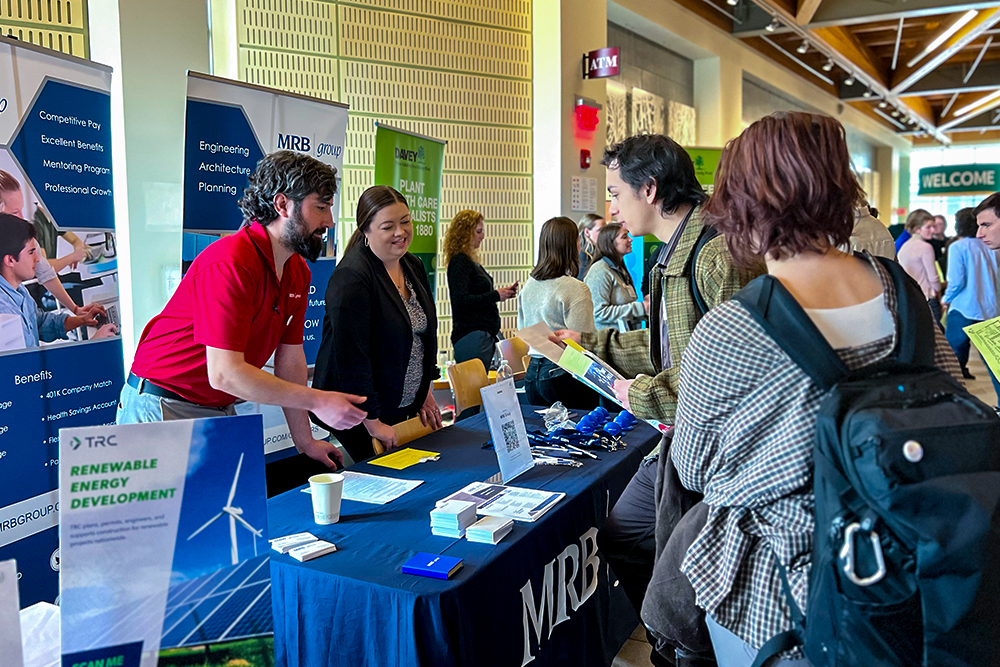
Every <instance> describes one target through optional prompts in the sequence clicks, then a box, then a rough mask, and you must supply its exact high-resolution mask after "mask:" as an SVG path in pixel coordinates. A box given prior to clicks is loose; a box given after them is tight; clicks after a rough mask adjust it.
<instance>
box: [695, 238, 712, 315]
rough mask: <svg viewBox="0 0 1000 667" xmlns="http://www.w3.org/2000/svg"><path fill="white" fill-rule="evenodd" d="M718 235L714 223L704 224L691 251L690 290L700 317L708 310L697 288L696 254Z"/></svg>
mask: <svg viewBox="0 0 1000 667" xmlns="http://www.w3.org/2000/svg"><path fill="white" fill-rule="evenodd" d="M718 235H719V230H718V229H717V228H716V227H715V226H714V225H704V226H703V227H702V228H701V231H700V232H699V233H698V242H697V243H695V246H694V252H692V253H691V291H692V292H693V293H694V305H696V306H697V307H698V312H699V313H701V315H702V317H704V315H705V313H707V312H708V304H707V303H706V302H705V297H703V296H702V295H701V290H700V289H698V273H697V271H696V269H697V266H698V255H700V254H701V249H702V248H704V247H705V246H706V245H708V242H709V241H711V240H712V239H714V238H715V237H716V236H718Z"/></svg>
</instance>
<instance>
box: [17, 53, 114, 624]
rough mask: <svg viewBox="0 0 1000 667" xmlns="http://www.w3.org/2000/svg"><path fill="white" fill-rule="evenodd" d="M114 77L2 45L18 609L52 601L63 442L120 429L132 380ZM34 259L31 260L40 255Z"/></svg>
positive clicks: (56, 56) (81, 63)
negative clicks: (122, 289) (97, 428)
mask: <svg viewBox="0 0 1000 667" xmlns="http://www.w3.org/2000/svg"><path fill="white" fill-rule="evenodd" d="M110 89H111V70H110V69H109V68H107V67H104V66H102V65H98V64H95V63H92V62H89V61H86V60H81V59H79V58H74V57H72V56H66V55H63V54H61V53H58V52H55V51H51V50H48V49H43V48H41V47H36V46H32V45H30V44H25V43H23V42H19V41H17V40H10V39H7V38H0V211H2V212H3V213H7V214H10V215H14V216H17V217H19V218H23V219H25V220H27V221H28V222H29V223H31V225H32V227H33V229H34V236H35V237H36V238H35V240H31V239H30V233H27V235H26V238H24V239H22V238H21V237H22V236H25V234H26V232H25V228H23V227H22V228H21V230H20V231H18V229H17V228H16V227H15V226H8V227H5V229H6V230H8V231H5V232H4V233H6V234H10V235H13V236H9V237H7V238H5V239H3V240H4V241H7V242H8V243H7V244H6V245H16V246H19V248H15V250H17V258H18V259H17V262H18V264H19V267H18V268H17V269H5V270H0V274H2V275H0V480H3V484H0V560H6V559H12V558H13V559H16V560H17V567H18V573H17V576H18V579H19V582H20V596H21V604H22V605H23V606H25V607H27V606H30V605H32V604H34V603H36V602H39V601H46V602H55V601H56V597H57V595H58V573H59V568H60V551H59V542H58V535H57V528H56V526H57V524H58V522H59V510H60V504H59V500H58V493H57V490H56V489H57V485H58V475H59V463H60V460H59V451H58V432H59V429H60V428H64V427H72V426H89V425H94V424H107V423H112V422H114V420H115V409H116V405H117V401H118V394H119V392H120V391H121V387H122V384H123V376H122V365H123V364H122V345H121V339H120V338H118V337H117V335H116V334H117V329H118V327H119V326H120V323H121V320H120V316H119V313H120V309H119V301H118V260H117V244H116V240H115V215H114V205H113V201H114V199H113V194H114V193H113V187H112V173H111V169H112V167H111V100H110V94H109V91H110ZM33 257H35V258H38V263H37V264H34V265H33V264H32V258H33Z"/></svg>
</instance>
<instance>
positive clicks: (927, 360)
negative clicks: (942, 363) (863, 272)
mask: <svg viewBox="0 0 1000 667" xmlns="http://www.w3.org/2000/svg"><path fill="white" fill-rule="evenodd" d="M878 261H879V263H881V264H882V268H884V269H885V270H886V272H887V273H888V274H889V277H890V278H892V285H893V287H894V288H895V289H896V330H897V332H898V336H897V339H896V348H895V349H894V350H893V357H894V358H895V360H896V361H897V362H899V363H903V364H912V365H915V366H924V367H928V368H929V367H933V366H934V347H935V342H934V328H935V324H934V317H933V315H932V314H931V309H930V308H928V307H927V297H925V296H924V292H923V290H922V289H920V286H919V285H918V284H917V282H916V281H915V280H914V279H913V278H911V277H910V276H909V275H908V274H907V273H906V271H905V270H904V269H903V267H902V266H900V265H899V264H898V263H897V262H894V261H893V260H891V259H886V258H884V257H879V258H878Z"/></svg>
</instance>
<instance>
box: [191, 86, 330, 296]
mask: <svg viewBox="0 0 1000 667" xmlns="http://www.w3.org/2000/svg"><path fill="white" fill-rule="evenodd" d="M346 136H347V106H346V105H344V104H340V103H338V102H329V101H327V100H321V99H317V98H314V97H306V96H305V95H296V94H294V93H286V92H283V91H280V90H273V89H271V88H264V87H261V86H255V85H253V84H247V83H242V82H239V81H231V80H229V79H221V78H217V77H213V76H208V75H206V74H198V73H195V72H188V93H187V124H186V126H185V130H184V231H186V232H205V233H208V234H220V233H230V232H235V231H237V230H238V229H239V228H240V225H241V224H242V223H243V215H242V214H241V213H240V209H239V207H238V206H237V202H238V201H239V200H240V197H242V196H243V189H244V188H245V187H246V185H247V179H248V177H249V176H250V174H251V173H253V170H254V168H255V167H256V166H257V161H258V160H260V159H261V158H262V157H264V155H265V154H266V153H271V152H273V151H276V150H279V149H287V150H293V151H298V152H300V153H305V154H307V155H311V156H312V157H314V158H316V159H317V160H319V161H321V162H325V163H327V164H329V165H330V166H332V167H335V168H336V169H337V177H338V178H337V181H338V183H340V180H341V178H342V177H343V172H344V141H345V138H346ZM337 190H338V193H339V191H340V188H339V187H338V188H337ZM339 210H340V199H339V195H338V197H337V199H336V200H335V201H334V206H333V211H334V217H335V221H336V215H337V211H339ZM332 231H333V230H331V232H332ZM323 290H324V291H325V290H326V285H323Z"/></svg>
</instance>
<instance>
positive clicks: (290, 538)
mask: <svg viewBox="0 0 1000 667" xmlns="http://www.w3.org/2000/svg"><path fill="white" fill-rule="evenodd" d="M318 540H319V538H318V537H316V536H315V535H313V534H312V533H295V534H294V535H285V536H284V537H276V538H274V539H273V540H271V548H272V549H274V550H275V551H277V552H278V553H279V554H287V553H288V552H289V551H291V550H292V549H294V548H295V547H301V546H302V545H303V544H309V543H310V542H316V541H318Z"/></svg>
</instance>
